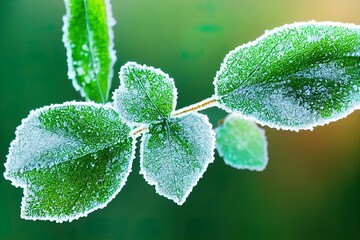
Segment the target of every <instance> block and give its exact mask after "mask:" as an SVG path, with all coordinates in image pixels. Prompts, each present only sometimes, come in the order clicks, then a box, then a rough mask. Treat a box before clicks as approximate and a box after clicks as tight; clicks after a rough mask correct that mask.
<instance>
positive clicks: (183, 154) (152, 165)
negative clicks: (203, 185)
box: [140, 113, 215, 205]
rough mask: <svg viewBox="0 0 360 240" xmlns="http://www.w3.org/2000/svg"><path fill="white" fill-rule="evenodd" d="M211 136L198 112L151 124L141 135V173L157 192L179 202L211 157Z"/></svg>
mask: <svg viewBox="0 0 360 240" xmlns="http://www.w3.org/2000/svg"><path fill="white" fill-rule="evenodd" d="M214 135H215V134H214V132H213V130H212V127H211V125H210V123H209V120H208V118H207V117H206V116H204V115H201V114H198V113H195V114H189V115H186V116H183V117H179V118H170V119H168V120H163V121H162V122H160V123H157V124H151V125H150V126H149V130H148V132H147V133H145V134H144V136H143V138H142V145H141V155H140V157H141V160H140V164H141V173H142V174H143V175H144V177H145V179H146V181H147V182H148V183H149V184H151V185H155V188H156V191H157V193H158V194H160V195H162V196H165V197H167V198H169V199H171V200H173V201H174V202H176V203H177V204H179V205H181V204H183V203H184V202H185V200H186V198H187V196H188V195H189V194H190V192H191V190H192V189H193V187H194V186H195V185H196V184H197V182H198V181H199V179H200V178H201V177H202V175H203V173H204V172H205V170H206V168H207V166H208V164H209V163H211V162H212V161H213V160H214V157H213V154H214V143H215V136H214Z"/></svg>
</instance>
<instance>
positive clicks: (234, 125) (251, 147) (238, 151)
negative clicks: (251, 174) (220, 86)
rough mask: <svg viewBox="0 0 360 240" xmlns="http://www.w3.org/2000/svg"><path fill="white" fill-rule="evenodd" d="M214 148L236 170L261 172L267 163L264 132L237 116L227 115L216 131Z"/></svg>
mask: <svg viewBox="0 0 360 240" xmlns="http://www.w3.org/2000/svg"><path fill="white" fill-rule="evenodd" d="M216 148H217V150H218V152H219V154H220V156H222V157H223V158H224V160H225V163H226V164H228V165H230V166H232V167H234V168H237V169H249V170H257V171H262V170H264V169H265V167H266V165H267V162H268V154H267V141H266V137H265V131H264V130H263V129H261V128H259V127H258V126H257V125H256V124H255V123H253V122H251V121H248V120H245V119H243V118H242V117H241V116H238V115H237V114H230V115H228V116H227V117H226V118H225V120H224V122H223V123H222V124H221V125H220V126H219V127H218V128H217V129H216Z"/></svg>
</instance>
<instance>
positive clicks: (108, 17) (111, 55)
mask: <svg viewBox="0 0 360 240" xmlns="http://www.w3.org/2000/svg"><path fill="white" fill-rule="evenodd" d="M65 6H66V15H65V16H64V27H63V31H64V36H63V42H64V45H65V47H66V52H67V59H68V68H69V71H68V76H69V78H70V79H71V80H72V82H73V86H74V88H75V89H76V90H77V91H80V93H81V95H82V96H83V97H85V98H86V99H87V100H91V101H95V102H98V103H105V102H106V101H107V99H108V95H109V90H110V85H111V80H112V77H113V66H114V63H115V61H116V56H115V51H114V43H113V38H114V34H113V31H112V27H113V25H114V24H115V20H114V19H113V17H112V13H111V4H110V0H91V1H89V0H65Z"/></svg>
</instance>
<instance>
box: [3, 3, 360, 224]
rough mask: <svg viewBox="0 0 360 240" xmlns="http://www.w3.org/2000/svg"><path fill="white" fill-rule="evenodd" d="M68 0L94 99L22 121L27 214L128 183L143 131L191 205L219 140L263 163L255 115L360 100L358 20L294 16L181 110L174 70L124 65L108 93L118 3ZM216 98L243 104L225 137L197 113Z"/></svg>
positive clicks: (273, 122) (65, 207)
mask: <svg viewBox="0 0 360 240" xmlns="http://www.w3.org/2000/svg"><path fill="white" fill-rule="evenodd" d="M65 2H66V6H67V15H66V16H65V18H64V23H65V24H64V43H65V46H66V48H67V56H68V66H69V74H68V75H69V78H70V79H72V80H73V85H74V87H75V88H76V89H77V90H79V91H80V93H81V94H82V95H83V96H84V97H85V98H86V99H87V100H88V102H83V103H79V102H67V103H64V104H61V105H51V106H49V107H44V108H41V109H37V110H35V111H32V112H31V113H30V115H29V116H28V117H27V118H26V119H24V120H23V122H22V124H21V125H20V126H19V127H18V129H17V130H16V138H15V140H14V141H13V142H12V143H11V146H10V150H9V155H8V156H7V162H6V164H5V167H6V172H5V174H4V176H5V178H7V179H9V180H11V181H12V183H13V184H14V185H15V186H19V187H22V188H24V198H23V202H22V212H21V216H22V217H23V218H25V219H33V220H36V219H41V220H52V221H57V222H62V221H71V220H73V219H76V218H78V217H81V216H85V215H86V214H88V213H90V212H92V211H94V210H96V209H98V208H102V207H104V206H105V205H106V204H107V203H108V202H109V201H110V200H111V199H112V198H113V197H115V195H116V194H117V193H118V192H119V191H120V189H121V188H122V186H123V185H124V184H125V181H126V179H127V176H128V174H129V173H130V171H131V165H132V160H133V158H134V153H135V142H136V138H137V137H139V136H140V135H141V136H142V139H141V143H142V144H141V149H140V153H141V154H140V156H141V160H140V164H141V173H142V174H143V175H144V177H145V179H146V180H147V181H148V182H149V184H151V185H155V187H156V190H157V192H158V193H159V194H160V195H163V196H165V197H167V198H169V199H172V200H173V201H175V202H176V203H178V204H182V203H183V202H184V201H185V200H186V197H187V196H188V195H189V193H190V191H191V190H192V188H193V187H194V186H195V185H196V183H197V181H198V180H199V179H200V178H201V176H202V174H203V173H204V172H205V171H206V168H207V166H208V164H209V163H211V162H212V161H213V154H214V148H215V145H216V147H217V149H218V150H219V153H220V154H221V155H222V156H223V157H224V159H225V162H226V163H227V164H229V165H231V166H233V167H236V168H240V169H250V170H262V169H264V168H265V166H266V163H267V150H266V139H265V135H264V134H263V131H262V130H260V129H259V128H258V127H257V126H256V125H255V124H254V123H252V121H255V122H257V123H260V124H261V125H267V126H270V127H275V128H278V129H286V130H296V131H298V130H301V129H312V128H313V127H315V126H318V125H323V124H326V123H329V122H331V121H335V120H337V119H339V118H341V117H344V116H346V115H347V114H349V113H351V112H352V111H354V110H355V109H356V108H358V107H359V102H360V61H359V58H360V27H358V26H355V25H350V24H340V23H331V22H326V23H316V22H307V23H296V24H291V25H285V26H283V27H280V28H277V29H274V30H272V31H269V32H267V33H266V34H265V35H263V36H262V37H260V38H259V39H257V40H256V41H254V42H251V43H249V44H246V45H243V46H240V47H238V48H236V49H235V50H233V51H231V52H230V53H229V54H228V55H227V56H226V58H225V60H224V62H223V64H222V66H221V68H220V70H219V72H218V73H217V74H216V77H215V81H214V85H215V94H214V95H213V96H212V97H211V98H209V99H206V100H204V101H202V102H200V103H197V104H194V105H192V106H189V107H187V108H184V109H180V110H175V109H176V100H177V91H176V88H175V84H174V81H173V80H172V79H171V78H170V77H169V76H168V75H167V74H165V73H163V72H162V71H161V70H159V69H155V68H152V67H147V66H144V65H139V64H136V63H133V62H129V63H127V64H125V65H124V66H123V67H122V68H121V70H120V81H121V84H120V88H119V89H118V90H116V91H115V92H114V93H113V102H112V103H107V102H108V98H109V89H110V83H111V79H112V75H113V73H112V67H113V64H114V62H115V53H114V50H113V43H112V42H113V39H112V38H113V37H112V30H111V27H112V25H113V23H114V21H113V19H112V17H111V8H110V3H109V1H108V0H92V1H87V0H85V1H83V0H67V1H65ZM91 101H93V102H91ZM213 106H217V107H220V108H223V109H225V110H226V111H228V112H235V114H234V113H232V114H230V115H229V116H228V117H227V118H226V119H225V120H224V122H223V124H222V125H220V126H219V127H218V128H217V129H216V130H215V132H216V137H215V133H214V131H213V130H212V126H211V125H210V123H209V121H208V119H207V117H206V116H205V115H202V114H199V113H197V112H198V111H200V110H203V109H205V108H209V107H213ZM215 138H216V140H215ZM215 141H216V142H215Z"/></svg>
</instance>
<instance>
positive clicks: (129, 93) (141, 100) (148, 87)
mask: <svg viewBox="0 0 360 240" xmlns="http://www.w3.org/2000/svg"><path fill="white" fill-rule="evenodd" d="M113 98H114V102H115V106H116V107H117V108H118V111H119V113H120V115H121V116H122V117H123V118H124V119H125V120H127V121H128V122H132V123H152V122H157V121H161V120H163V119H166V118H168V117H170V115H171V113H172V112H173V111H174V110H175V107H176V98H177V91H176V87H175V84H174V80H173V79H171V78H170V77H169V75H167V74H165V73H164V72H162V71H161V70H160V69H155V68H153V67H147V66H145V65H139V64H137V63H134V62H128V63H127V64H125V65H124V66H123V67H121V69H120V88H119V89H118V90H116V91H115V92H114V95H113Z"/></svg>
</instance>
